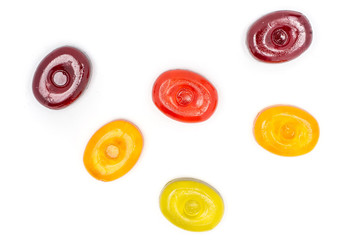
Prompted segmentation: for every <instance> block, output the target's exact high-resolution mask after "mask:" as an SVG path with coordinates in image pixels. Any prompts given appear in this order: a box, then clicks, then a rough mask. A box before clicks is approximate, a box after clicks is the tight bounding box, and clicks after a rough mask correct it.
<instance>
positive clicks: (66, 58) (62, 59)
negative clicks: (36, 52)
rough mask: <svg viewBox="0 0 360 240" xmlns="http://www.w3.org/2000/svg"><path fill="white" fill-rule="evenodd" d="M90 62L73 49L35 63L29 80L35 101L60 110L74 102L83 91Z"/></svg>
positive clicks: (63, 49) (51, 54)
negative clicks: (30, 80) (35, 66)
mask: <svg viewBox="0 0 360 240" xmlns="http://www.w3.org/2000/svg"><path fill="white" fill-rule="evenodd" d="M89 76H90V62H89V60H88V58H87V57H86V56H85V54H84V53H82V52H81V51H79V50H78V49H76V48H73V47H61V48H58V49H55V50H54V51H52V52H51V53H50V54H49V55H47V56H46V57H45V58H44V59H43V60H42V61H41V63H40V64H39V66H38V68H37V69H36V72H35V75H34V79H33V92H34V96H35V98H36V99H37V100H38V101H39V102H40V103H41V104H42V105H44V106H46V107H48V108H51V109H61V108H64V107H67V106H68V105H70V104H71V103H72V102H73V101H75V100H76V99H77V98H78V97H79V96H80V94H81V93H82V92H83V91H84V89H85V88H86V85H87V83H88V81H89Z"/></svg>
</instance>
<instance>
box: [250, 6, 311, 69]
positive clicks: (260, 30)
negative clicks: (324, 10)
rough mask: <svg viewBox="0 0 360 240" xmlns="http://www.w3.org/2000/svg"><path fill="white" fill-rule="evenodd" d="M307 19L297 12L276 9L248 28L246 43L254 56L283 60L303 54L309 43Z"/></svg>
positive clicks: (265, 60) (264, 59)
mask: <svg viewBox="0 0 360 240" xmlns="http://www.w3.org/2000/svg"><path fill="white" fill-rule="evenodd" d="M311 40H312V30H311V25H310V23H309V20H308V19H307V18H306V17H305V16H304V15H302V14H301V13H299V12H294V11H277V12H272V13H269V14H267V15H265V16H263V17H262V18H260V19H259V20H257V21H256V22H255V23H254V24H253V25H252V26H251V27H250V29H249V31H248V35H247V44H248V47H249V49H250V52H251V53H252V54H253V55H254V57H255V58H257V59H259V60H261V61H264V62H285V61H289V60H292V59H294V58H296V57H298V56H299V55H300V54H302V53H303V52H304V51H305V50H306V49H307V48H308V47H309V46H310V44H311Z"/></svg>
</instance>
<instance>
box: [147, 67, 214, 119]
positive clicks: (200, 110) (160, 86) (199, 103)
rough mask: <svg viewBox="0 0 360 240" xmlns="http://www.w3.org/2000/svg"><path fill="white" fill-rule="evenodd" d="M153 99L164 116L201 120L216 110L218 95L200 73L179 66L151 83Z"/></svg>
mask: <svg viewBox="0 0 360 240" xmlns="http://www.w3.org/2000/svg"><path fill="white" fill-rule="evenodd" d="M152 97H153V101H154V103H155V105H156V106H157V107H158V108H159V109H160V110H161V111H162V112H163V113H164V114H166V115H167V116H169V117H171V118H173V119H175V120H178V121H182V122H202V121H205V120H206V119H208V118H209V117H210V116H211V115H212V114H213V113H214V111H215V109H216V106H217V101H218V95H217V91H216V89H215V87H214V86H213V85H212V84H211V83H210V82H209V81H208V80H207V79H205V78H204V77H203V76H201V75H199V74H197V73H194V72H191V71H188V70H182V69H176V70H170V71H167V72H164V73H163V74H161V75H160V76H159V77H158V78H157V80H156V81H155V83H154V87H153V93H152Z"/></svg>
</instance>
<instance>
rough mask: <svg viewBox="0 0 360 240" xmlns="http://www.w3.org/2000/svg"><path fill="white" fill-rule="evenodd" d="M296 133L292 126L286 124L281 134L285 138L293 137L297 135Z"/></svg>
mask: <svg viewBox="0 0 360 240" xmlns="http://www.w3.org/2000/svg"><path fill="white" fill-rule="evenodd" d="M295 134H296V131H295V129H294V128H293V127H292V126H290V125H288V124H285V125H283V126H282V127H281V135H282V136H283V137H284V138H285V139H293V138H294V137H295Z"/></svg>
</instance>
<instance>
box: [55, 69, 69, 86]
mask: <svg viewBox="0 0 360 240" xmlns="http://www.w3.org/2000/svg"><path fill="white" fill-rule="evenodd" d="M52 81H53V83H54V84H55V85H56V86H57V87H64V86H65V85H66V84H67V82H68V81H69V76H68V74H67V73H66V72H65V71H62V70H59V71H56V72H55V73H54V74H53V76H52Z"/></svg>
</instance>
